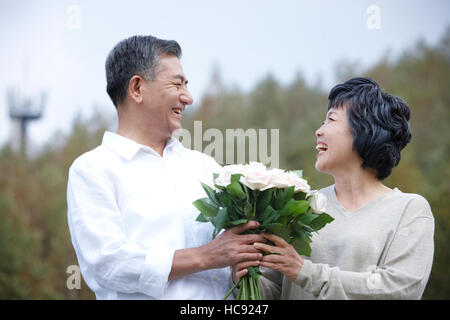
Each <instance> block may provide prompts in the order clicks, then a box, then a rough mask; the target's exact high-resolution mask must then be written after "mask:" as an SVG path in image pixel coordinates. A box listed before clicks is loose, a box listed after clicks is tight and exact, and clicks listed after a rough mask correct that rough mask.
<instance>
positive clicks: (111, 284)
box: [67, 161, 174, 299]
mask: <svg viewBox="0 0 450 320" xmlns="http://www.w3.org/2000/svg"><path fill="white" fill-rule="evenodd" d="M67 203H68V224H69V229H70V234H71V237H72V243H73V245H74V248H75V252H76V254H77V258H78V260H79V263H80V265H82V264H83V265H84V268H85V269H87V270H88V271H89V275H92V276H93V278H94V280H95V281H96V282H97V284H98V285H100V286H101V287H104V288H107V289H109V290H113V291H116V292H124V293H136V292H140V293H144V294H146V295H149V296H152V297H153V298H156V299H158V298H160V297H161V296H162V295H163V294H164V291H165V288H166V286H167V282H168V277H169V273H170V271H171V267H172V259H173V254H174V250H169V249H167V248H164V247H161V246H160V245H156V246H155V247H150V248H142V247H141V246H139V245H137V244H136V243H133V242H132V241H130V240H129V239H128V238H127V236H126V233H125V230H124V224H123V221H122V216H121V213H120V210H119V208H118V206H117V202H116V198H115V192H114V186H113V185H112V183H111V182H110V180H109V179H107V178H106V177H105V175H104V174H102V172H99V170H96V169H95V168H92V167H91V166H90V165H89V164H88V163H86V161H76V162H75V163H74V164H73V165H72V167H71V168H70V170H69V180H68V188H67ZM82 270H83V268H82ZM86 282H87V283H88V284H89V282H88V279H86Z"/></svg>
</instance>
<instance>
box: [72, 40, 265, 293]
mask: <svg viewBox="0 0 450 320" xmlns="http://www.w3.org/2000/svg"><path fill="white" fill-rule="evenodd" d="M180 56H181V48H180V46H179V45H178V43H177V42H175V41H166V40H161V39H158V38H155V37H152V36H134V37H131V38H128V39H125V40H123V41H121V42H120V43H119V44H117V45H116V47H115V48H114V49H113V50H112V51H111V52H110V54H109V56H108V58H107V60H106V80H107V92H108V94H109V96H110V98H111V100H112V101H113V103H114V105H115V106H116V109H117V113H118V118H119V126H118V130H117V133H112V132H105V134H104V137H103V141H102V144H101V145H100V146H99V147H97V148H95V149H94V150H91V151H89V152H87V153H85V154H83V155H81V156H80V157H79V158H77V159H76V160H75V161H74V163H73V164H72V166H71V168H70V171H69V182H68V191H67V201H68V223H69V228H70V233H71V237H72V243H73V245H74V248H75V252H76V254H77V258H78V262H79V265H80V269H81V272H82V274H83V277H84V279H85V281H86V283H87V284H88V286H89V287H90V288H91V289H92V290H93V291H94V292H95V294H96V297H97V298H98V299H221V298H222V297H223V296H224V295H225V293H226V292H227V290H228V288H229V287H230V270H229V268H226V267H227V266H232V265H236V264H237V263H242V262H244V261H248V263H249V265H251V264H257V263H258V261H259V259H260V258H261V257H262V255H261V253H260V252H259V251H258V250H256V249H255V248H254V247H253V246H252V245H251V244H252V243H253V242H256V241H264V240H263V238H262V237H260V236H259V235H240V233H242V232H243V231H245V230H247V229H250V228H255V227H256V226H257V224H256V222H255V221H253V222H249V223H247V224H245V225H241V226H237V227H235V228H233V229H230V230H228V231H226V232H223V233H222V234H221V235H220V236H219V237H217V238H216V239H214V240H213V241H211V234H212V231H213V228H212V226H211V225H210V224H205V223H200V222H196V221H195V218H196V216H197V214H198V211H197V210H196V209H195V208H194V206H193V205H192V202H193V201H194V200H196V199H198V198H201V197H205V193H204V191H203V190H202V188H201V185H200V181H203V182H205V183H208V184H211V183H212V173H213V172H215V171H217V170H218V169H219V168H220V166H219V165H218V164H217V163H216V162H215V161H214V160H213V159H212V158H210V157H208V156H206V155H204V154H202V153H200V152H197V151H193V150H189V149H185V148H184V147H183V146H182V144H181V143H180V142H179V141H178V140H177V139H175V138H173V137H172V133H173V132H174V131H175V130H176V129H179V128H181V124H180V121H181V114H182V112H183V111H184V110H185V108H186V106H187V105H191V104H192V102H193V99H192V96H191V95H190V93H189V91H188V89H187V87H186V85H187V83H188V81H187V80H186V76H185V74H184V72H183V68H182V66H181V64H180V61H179V58H180Z"/></svg>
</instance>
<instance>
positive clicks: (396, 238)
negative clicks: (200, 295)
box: [233, 78, 434, 299]
mask: <svg viewBox="0 0 450 320" xmlns="http://www.w3.org/2000/svg"><path fill="white" fill-rule="evenodd" d="M328 99H329V105H328V113H327V115H326V120H325V121H324V122H323V124H322V126H321V127H320V128H319V129H318V130H317V131H316V137H317V147H316V149H317V150H318V151H319V153H318V155H317V162H316V165H315V166H316V169H317V170H318V171H320V172H323V173H327V174H330V175H331V176H333V178H334V182H335V183H334V185H331V186H329V187H327V188H324V189H322V190H320V192H321V193H322V194H323V195H325V197H326V198H327V207H326V212H327V213H328V214H330V215H331V216H333V217H334V218H335V220H334V221H333V222H332V223H330V224H328V225H327V226H326V227H325V228H323V229H322V230H320V231H319V233H318V234H314V236H313V238H312V244H311V247H312V253H311V257H310V258H309V259H307V258H304V257H302V256H300V255H298V254H297V252H296V251H295V249H294V248H293V247H292V246H291V245H289V244H287V243H286V242H285V241H284V240H283V239H282V238H280V237H277V236H275V235H268V234H265V235H263V236H264V237H265V238H267V239H268V240H271V241H272V242H273V243H275V244H276V247H275V246H270V245H267V244H263V243H255V244H254V246H255V247H256V248H257V249H259V250H262V251H265V252H277V253H279V254H278V255H274V254H271V255H266V256H264V257H263V258H262V260H261V262H260V265H261V266H262V267H265V268H262V269H263V270H264V271H263V276H262V277H260V288H261V292H262V295H263V298H265V299H420V298H421V297H422V294H423V291H424V289H425V286H426V283H427V281H428V277H429V275H430V271H431V265H432V260H433V250H434V244H433V234H434V219H433V215H432V212H431V209H430V206H429V204H428V202H427V201H426V200H425V199H424V198H423V197H421V196H420V195H417V194H408V193H403V192H402V191H400V190H399V189H397V188H394V189H390V188H388V187H387V186H385V185H383V184H382V180H383V179H385V178H386V177H388V176H389V174H390V173H391V170H392V168H393V167H395V166H396V165H397V164H398V163H399V161H400V151H401V150H402V149H403V148H404V147H405V146H406V145H407V144H408V143H409V141H410V140H411V132H410V127H409V124H408V120H409V116H410V111H409V107H408V105H407V104H406V102H405V101H403V100H402V99H400V98H398V97H395V96H392V95H390V94H389V93H386V92H383V91H382V90H381V89H380V87H379V86H378V84H377V83H376V82H374V81H373V80H371V79H367V78H354V79H351V80H349V81H347V82H345V83H343V84H339V85H337V86H335V87H334V88H333V89H332V90H331V93H330V95H329V97H328ZM244 267H245V266H243V265H240V266H237V267H236V268H235V270H234V273H233V278H234V280H237V279H238V278H239V277H241V276H242V275H244V274H245V273H246V270H245V269H244ZM266 268H267V269H266ZM269 268H270V269H269Z"/></svg>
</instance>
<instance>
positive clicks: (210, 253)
mask: <svg viewBox="0 0 450 320" xmlns="http://www.w3.org/2000/svg"><path fill="white" fill-rule="evenodd" d="M258 226H259V223H258V222H257V221H254V220H251V221H249V222H247V223H245V224H241V225H238V226H236V227H233V228H231V229H228V230H227V231H225V232H223V233H222V234H220V235H219V236H218V237H217V238H215V239H214V240H213V241H211V242H209V243H207V244H206V245H204V246H202V247H200V248H201V249H202V250H201V251H202V259H204V260H203V261H204V265H205V266H206V269H212V268H223V267H226V266H235V265H237V264H239V263H242V262H247V261H248V262H250V261H252V263H256V262H258V263H259V260H261V258H262V254H261V252H260V251H259V250H258V249H256V248H255V247H254V246H253V243H255V242H265V241H266V240H265V239H264V238H263V237H262V236H261V235H259V234H241V233H243V232H245V231H246V230H249V229H255V228H257V227H258Z"/></svg>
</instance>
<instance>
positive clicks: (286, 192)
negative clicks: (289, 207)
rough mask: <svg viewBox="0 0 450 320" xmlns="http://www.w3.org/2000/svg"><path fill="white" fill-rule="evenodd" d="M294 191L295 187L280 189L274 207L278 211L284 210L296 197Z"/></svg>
mask: <svg viewBox="0 0 450 320" xmlns="http://www.w3.org/2000/svg"><path fill="white" fill-rule="evenodd" d="M294 190H295V188H294V186H291V187H288V188H286V189H278V192H276V195H275V200H274V202H273V207H274V208H275V209H276V210H280V209H281V208H283V207H284V206H285V205H286V203H287V202H288V201H289V200H290V199H291V198H292V196H293V195H294Z"/></svg>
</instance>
